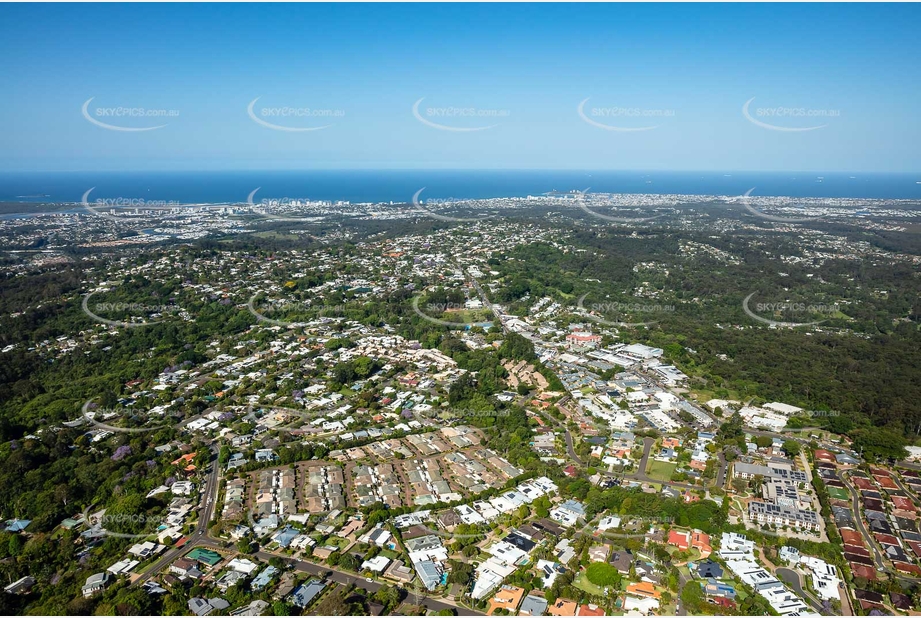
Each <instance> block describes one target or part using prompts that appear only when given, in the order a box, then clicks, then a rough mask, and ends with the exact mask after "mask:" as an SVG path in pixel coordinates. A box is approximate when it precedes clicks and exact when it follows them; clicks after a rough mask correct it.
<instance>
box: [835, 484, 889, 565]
mask: <svg viewBox="0 0 921 618" xmlns="http://www.w3.org/2000/svg"><path fill="white" fill-rule="evenodd" d="M846 474H847V473H846V472H843V473H842V474H841V480H842V481H844V484H845V485H846V486H847V489H848V491H850V492H851V508H852V510H853V511H854V521H855V522H856V523H857V527H858V528H859V529H860V534H862V535H863V538H865V539H866V540H867V544H868V545H869V546H870V550H871V551H872V552H873V556H874V558H876V564H877V566H879V567H882V565H884V564H885V560H884V558H883V555H882V553H881V552H880V551H879V549H877V547H876V539H874V538H873V535H871V534H870V532H869V531H868V530H867V527H866V526H865V525H864V523H863V517H861V516H860V494H859V493H858V492H857V489H855V488H854V486H853V485H852V484H851V482H850V478H848V477H847V476H846Z"/></svg>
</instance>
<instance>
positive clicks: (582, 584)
mask: <svg viewBox="0 0 921 618" xmlns="http://www.w3.org/2000/svg"><path fill="white" fill-rule="evenodd" d="M572 585H573V586H575V587H576V588H578V589H579V590H584V591H585V592H587V593H589V594H597V595H599V596H602V595H604V588H601V587H599V586H596V585H595V584H593V583H592V582H590V581H588V578H587V577H586V576H585V572H584V571H583V572H582V573H579V575H578V577H576V579H575V580H574V581H573V582H572Z"/></svg>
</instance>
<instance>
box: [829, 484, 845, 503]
mask: <svg viewBox="0 0 921 618" xmlns="http://www.w3.org/2000/svg"><path fill="white" fill-rule="evenodd" d="M825 491H827V492H828V495H829V496H830V497H832V498H834V499H835V500H847V499H848V497H849V494H848V493H847V490H846V489H841V488H840V487H828V486H827V485H826V486H825Z"/></svg>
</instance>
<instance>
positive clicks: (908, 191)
mask: <svg viewBox="0 0 921 618" xmlns="http://www.w3.org/2000/svg"><path fill="white" fill-rule="evenodd" d="M94 187H95V188H94ZM423 187H425V191H424V192H423V193H422V194H421V196H420V199H422V200H426V199H432V198H439V199H445V198H456V199H465V198H466V199H476V198H489V197H524V196H527V195H540V194H543V193H547V192H551V191H562V192H568V191H573V190H584V189H586V188H588V189H590V191H592V192H600V193H655V194H686V195H725V196H735V195H741V194H743V193H745V192H746V191H748V190H749V189H751V188H752V187H754V188H755V190H754V191H753V192H752V195H756V196H789V197H832V198H835V197H853V198H865V199H870V198H875V199H918V200H921V174H880V173H875V174H861V173H852V174H846V173H821V172H808V173H793V172H769V173H768V172H766V173H756V172H727V173H725V174H723V173H714V172H627V171H618V172H611V171H535V170H500V171H479V170H469V171H468V170H411V171H409V170H394V171H389V170H379V171H374V170H341V171H329V170H322V171H317V170H314V171H246V172H228V171H225V172H214V171H209V172H33V173H12V172H4V173H0V201H4V202H7V201H17V202H54V203H62V202H79V201H80V200H81V199H82V197H83V195H84V193H85V192H86V191H87V190H88V189H90V188H94V189H93V191H92V193H91V195H90V197H89V199H90V200H91V201H93V200H97V199H116V198H122V199H136V200H145V201H148V202H149V201H151V200H164V201H176V202H180V203H183V204H203V203H242V202H246V200H247V197H248V196H249V194H250V193H251V192H252V191H253V190H254V189H257V188H258V189H259V191H258V192H257V194H256V195H255V196H254V200H255V201H257V202H258V201H259V200H262V199H265V198H278V199H280V198H292V199H309V200H331V201H338V200H342V201H348V202H353V203H357V202H384V203H386V202H394V203H406V202H410V201H411V200H412V197H413V194H414V193H416V191H418V190H419V189H421V188H423Z"/></svg>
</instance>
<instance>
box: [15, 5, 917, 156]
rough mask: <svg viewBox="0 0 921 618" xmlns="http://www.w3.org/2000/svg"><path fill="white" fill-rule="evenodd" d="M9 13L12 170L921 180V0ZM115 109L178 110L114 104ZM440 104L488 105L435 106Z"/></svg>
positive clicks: (89, 8)
mask: <svg viewBox="0 0 921 618" xmlns="http://www.w3.org/2000/svg"><path fill="white" fill-rule="evenodd" d="M0 15H2V20H0V21H2V23H4V24H5V28H4V31H3V36H2V37H0V54H2V57H3V58H4V66H3V68H2V69H0V86H2V91H3V93H4V96H3V97H0V135H2V136H3V138H2V140H0V170H4V171H19V170H173V169H185V170H211V169H215V170H217V169H219V170H243V169H328V168H334V169H343V168H370V169H383V168H405V169H412V168H442V169H461V168H473V169H503V168H512V169H525V168H531V169H615V170H616V169H632V170H713V171H721V170H724V171H728V170H758V171H772V170H809V171H829V172H831V171H881V172H884V171H894V172H895V171H901V172H917V171H919V170H921V148H918V146H917V145H918V144H919V143H921V116H919V109H918V103H919V101H921V96H919V95H921V92H919V90H921V80H919V79H918V67H919V66H921V46H919V45H918V44H917V30H918V26H919V25H921V19H919V17H921V7H919V6H918V5H880V4H876V5H864V4H847V5H830V4H815V5H814V4H774V5H760V4H745V5H688V4H678V5H648V4H647V5H597V4H568V5H547V4H540V5H523V4H514V5H496V4H493V5H483V4H478V5H470V4H466V5H445V4H412V5H401V4H398V5H380V4H370V5H357V6H356V5H318V4H312V5H294V4H282V5H241V4H231V5H219V4H207V5H194V6H189V5H163V4H131V5H113V4H105V5H53V4H44V5H21V4H6V5H3V6H2V7H0ZM257 97H259V100H258V101H257V103H256V104H255V105H254V108H253V110H254V115H255V116H256V117H257V118H258V119H261V120H263V121H266V122H270V123H272V124H275V125H279V126H285V127H289V128H308V127H319V126H324V125H329V126H328V127H327V128H324V129H321V130H315V131H283V130H275V129H271V128H268V127H266V126H263V125H261V124H259V123H258V122H256V121H254V120H253V119H252V118H250V116H249V115H248V113H247V106H248V105H249V104H250V102H251V101H253V100H254V99H256V98H257ZM752 97H755V100H754V101H753V102H752V103H751V104H750V106H749V116H750V117H751V118H752V120H749V119H748V118H746V117H745V116H744V115H743V113H742V108H743V105H744V104H745V103H746V101H748V100H750V99H751V98H752ZM90 98H93V100H92V101H91V103H90V104H89V106H88V107H87V114H88V115H89V116H90V117H91V118H92V119H95V120H97V121H99V122H104V123H106V124H110V125H112V126H118V127H122V128H142V127H150V126H157V125H161V124H165V125H166V126H164V127H162V128H159V129H155V130H150V131H119V130H110V129H106V128H103V127H100V126H98V125H96V124H94V123H93V122H91V121H90V120H87V119H86V118H85V117H84V115H83V113H82V112H81V107H82V106H83V105H84V103H85V102H86V101H87V100H88V99H90ZM420 98H424V99H423V101H422V103H421V104H420V105H419V108H418V115H419V118H417V117H416V116H415V115H414V114H413V104H414V103H415V102H416V101H418V100H419V99H420ZM585 99H588V102H586V103H585V105H584V106H583V108H582V115H580V114H579V112H578V109H579V105H580V103H581V102H583V101H584V100H585ZM119 106H121V107H124V108H137V107H143V108H145V109H154V110H167V113H168V112H169V110H173V111H174V112H178V116H173V117H167V118H153V119H151V118H145V117H126V116H117V117H116V116H104V115H102V114H103V113H104V112H103V108H117V107H119ZM269 108H276V109H277V108H292V109H296V110H299V112H300V113H302V114H303V113H306V110H322V111H321V113H322V114H338V115H335V116H321V117H310V116H304V115H301V116H287V117H282V116H277V115H276V116H272V115H271V113H272V112H271V111H270V110H269ZM448 108H454V109H463V110H465V113H468V114H473V115H472V116H458V115H454V116H446V115H438V112H439V110H445V109H448ZM779 108H783V109H784V110H787V111H786V113H785V114H784V115H781V116H778V115H777V113H778V112H777V111H776V110H777V109H779ZM623 110H629V112H624V111H623ZM771 110H775V111H774V115H773V116H770V115H768V114H770V113H771ZM420 118H421V119H422V120H420ZM424 121H428V122H429V123H433V124H436V125H440V126H442V127H448V129H444V128H437V127H435V126H431V125H430V124H426V122H424ZM589 121H594V122H595V123H597V124H592V123H591V122H589ZM755 121H757V122H761V123H763V124H762V125H759V124H757V123H756V122H755ZM598 124H602V125H608V127H617V128H618V129H634V130H632V131H626V130H612V129H610V128H604V127H600V126H598ZM764 125H768V126H764ZM823 125H824V126H823ZM818 126H821V128H815V129H812V130H808V131H805V130H798V131H791V130H790V129H806V128H811V127H818ZM483 127H488V128H483ZM648 127H655V128H648ZM454 129H481V130H473V131H457V130H454ZM635 129H645V130H635Z"/></svg>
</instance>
